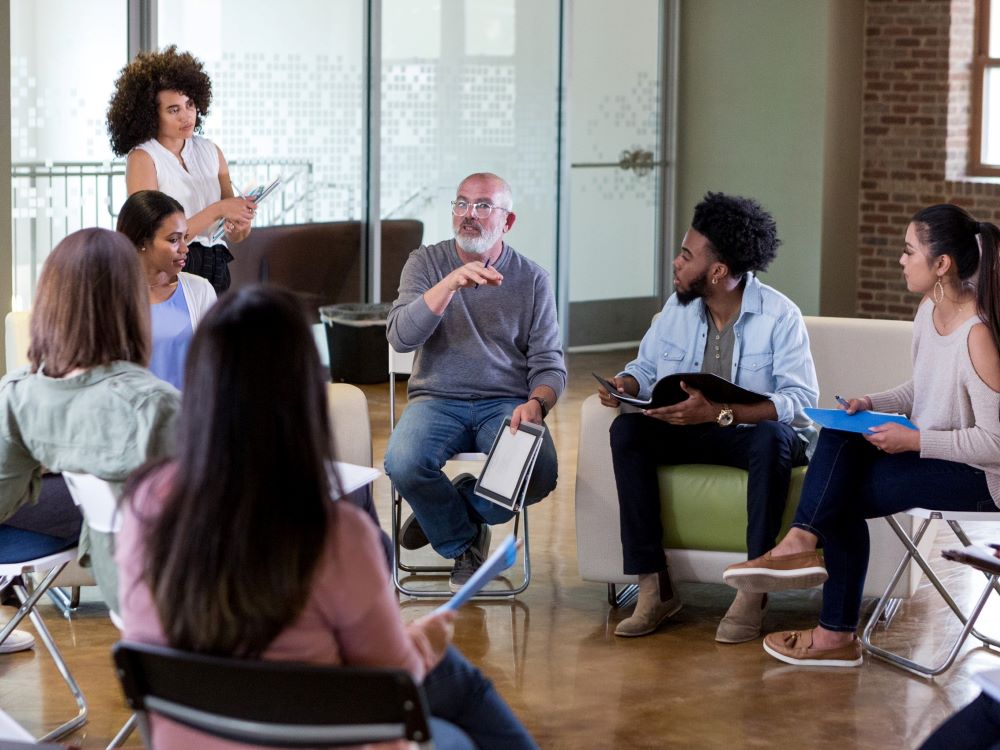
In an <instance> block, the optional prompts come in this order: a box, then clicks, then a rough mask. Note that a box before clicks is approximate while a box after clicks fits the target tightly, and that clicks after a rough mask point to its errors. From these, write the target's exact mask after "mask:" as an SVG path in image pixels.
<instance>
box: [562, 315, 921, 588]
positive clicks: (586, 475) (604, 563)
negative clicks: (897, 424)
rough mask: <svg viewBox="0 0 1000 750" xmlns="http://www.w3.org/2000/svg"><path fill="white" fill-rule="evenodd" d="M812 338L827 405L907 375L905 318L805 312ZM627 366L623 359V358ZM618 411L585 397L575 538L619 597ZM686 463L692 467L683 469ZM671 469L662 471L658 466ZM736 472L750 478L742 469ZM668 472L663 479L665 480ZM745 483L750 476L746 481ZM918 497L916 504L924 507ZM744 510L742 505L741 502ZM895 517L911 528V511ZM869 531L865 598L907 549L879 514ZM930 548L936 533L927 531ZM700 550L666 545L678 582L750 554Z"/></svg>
mask: <svg viewBox="0 0 1000 750" xmlns="http://www.w3.org/2000/svg"><path fill="white" fill-rule="evenodd" d="M805 321H806V328H807V329H808V331H809V342H810V348H811V350H812V354H813V359H814V361H815V363H816V374H817V376H818V379H819V388H820V400H819V405H820V406H823V407H830V408H832V407H834V406H835V403H834V395H835V394H841V395H844V396H857V395H861V394H865V393H872V392H875V391H879V390H883V389H886V388H891V387H892V386H894V385H898V384H899V383H902V382H904V381H906V380H907V379H909V377H910V372H911V366H910V338H911V331H912V324H911V323H909V322H903V321H889V320H861V319H855V318H823V317H806V319H805ZM623 364H624V363H623ZM617 414H618V411H617V410H616V409H610V408H607V407H605V406H602V405H601V403H600V401H599V400H598V397H597V395H596V394H594V395H591V396H589V397H588V398H587V399H586V401H584V403H583V406H582V413H581V417H580V447H579V454H578V457H577V470H576V540H577V559H578V561H579V567H580V576H581V577H582V578H583V579H584V580H587V581H600V582H603V583H607V584H609V595H610V596H611V597H612V601H613V597H614V592H615V585H616V584H627V583H634V582H635V580H636V578H635V576H629V575H626V574H625V573H624V572H623V571H622V548H621V540H620V536H619V533H620V526H619V520H618V493H617V491H616V489H615V480H614V470H613V468H612V464H611V449H610V445H609V438H608V429H609V428H610V426H611V422H612V420H613V419H614V418H615V416H617ZM685 468H687V467H685ZM664 471H667V470H666V469H661V472H664ZM732 471H733V472H738V473H739V474H742V475H743V477H745V472H739V470H732ZM662 481H664V478H663V477H661V482H662ZM744 481H745V480H744ZM918 500H919V499H918V498H914V505H919V501H918ZM743 512H744V513H745V503H744V506H743ZM897 519H898V520H899V521H900V523H902V524H903V526H904V528H906V529H907V530H910V527H911V525H912V521H911V519H910V517H909V516H905V515H899V516H897ZM868 524H869V529H870V531H871V562H870V564H869V568H868V578H867V580H866V581H865V595H866V596H881V594H882V593H883V592H884V590H885V587H886V586H887V585H888V583H889V579H890V577H891V576H892V573H893V572H894V571H895V568H896V566H897V565H898V564H899V561H900V559H901V556H902V553H903V547H902V545H901V544H900V543H899V541H898V540H897V539H896V537H895V535H894V534H893V533H892V531H891V530H890V529H889V526H888V524H887V523H886V522H885V521H883V520H882V519H873V520H871V521H869V522H868ZM925 538H926V541H925V542H924V545H923V546H925V547H926V548H928V549H929V547H930V545H931V544H932V543H933V538H934V533H933V531H931V532H929V533H928V534H927V535H926V537H925ZM701 546H702V547H705V548H701V549H667V558H668V560H669V565H670V570H671V575H672V576H673V577H674V579H675V580H678V581H696V582H704V583H721V582H722V572H723V570H725V568H726V566H727V565H729V564H731V563H734V562H740V561H741V560H745V559H746V549H745V547H744V548H743V549H742V550H741V551H733V549H732V548H731V546H730V548H729V549H726V545H718V546H717V548H714V549H713V548H711V547H713V546H715V545H711V544H702V545H701ZM920 575H921V574H920V570H919V568H917V567H916V566H915V565H911V569H910V571H909V572H908V574H907V575H905V576H904V577H903V578H902V579H901V580H900V582H899V584H898V585H897V587H896V590H895V591H894V595H895V596H897V597H900V598H903V597H908V596H910V595H911V594H912V593H913V591H914V590H915V589H916V586H917V584H918V583H919V582H920Z"/></svg>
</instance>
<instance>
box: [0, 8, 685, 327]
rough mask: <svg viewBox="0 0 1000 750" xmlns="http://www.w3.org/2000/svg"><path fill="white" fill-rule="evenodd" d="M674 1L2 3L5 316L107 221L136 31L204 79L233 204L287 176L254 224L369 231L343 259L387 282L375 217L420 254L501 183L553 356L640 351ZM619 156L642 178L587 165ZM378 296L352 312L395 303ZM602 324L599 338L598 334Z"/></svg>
mask: <svg viewBox="0 0 1000 750" xmlns="http://www.w3.org/2000/svg"><path fill="white" fill-rule="evenodd" d="M673 2H674V0H637V2H636V3H635V4H630V5H629V8H628V10H627V12H626V10H625V9H623V7H622V5H621V4H620V3H616V2H614V0H491V2H489V3H484V2H481V1H480V0H287V1H286V2H285V3H278V4H276V3H269V2H264V1H263V0H238V1H237V0H171V2H156V0H93V1H92V2H91V3H88V6H87V7H88V11H87V13H86V14H82V13H79V12H77V11H78V10H79V6H78V4H77V3H75V2H73V0H38V1H37V2H34V3H25V2H13V3H10V23H11V29H10V31H11V34H10V36H11V50H10V52H11V108H12V110H11V128H12V134H11V141H12V147H11V153H12V159H13V170H12V171H13V199H12V202H13V206H12V210H13V219H14V232H13V234H14V236H13V252H12V255H13V258H12V260H13V264H14V269H15V281H14V290H13V294H14V297H13V305H14V309H26V308H28V307H30V304H31V296H32V292H33V289H34V284H35V280H36V278H37V272H38V269H39V268H40V265H41V263H42V261H43V260H44V258H45V255H46V254H47V253H48V251H49V250H50V249H51V247H52V246H53V245H54V244H55V243H56V242H58V241H59V239H61V238H62V237H63V236H65V235H66V234H68V233H69V232H71V231H74V230H75V229H77V228H79V227H82V226H93V225H98V226H113V225H114V221H115V218H116V214H117V208H118V206H120V205H121V202H122V201H123V200H124V198H125V188H124V162H123V160H120V159H119V160H115V159H113V158H112V154H111V151H110V147H109V145H108V139H107V134H106V132H105V125H104V114H105V111H106V108H107V103H108V99H109V98H110V95H111V91H112V86H113V83H114V80H115V78H116V77H117V74H118V72H119V70H120V69H121V67H122V66H123V65H124V64H125V63H126V61H127V60H128V52H127V41H128V39H129V35H130V34H131V37H132V38H133V39H137V38H141V39H148V40H150V41H149V46H151V47H157V48H162V47H164V46H166V45H168V44H176V45H177V46H178V48H180V49H182V50H188V51H191V52H192V53H194V54H195V55H196V56H197V57H199V58H200V59H201V60H202V61H203V62H204V63H205V67H206V70H207V71H208V73H209V75H210V76H211V78H212V82H213V103H212V108H211V112H210V114H209V116H208V117H207V118H206V121H205V123H204V135H205V136H207V137H208V138H210V139H212V140H213V141H215V142H216V143H218V144H219V145H220V146H221V147H222V149H223V150H224V152H225V154H226V157H227V159H228V160H229V162H230V167H231V169H230V171H231V173H232V175H233V180H234V183H235V184H236V185H237V186H238V187H241V188H245V187H249V186H251V185H255V184H259V183H261V182H264V181H265V180H270V179H272V178H273V177H274V176H276V175H279V174H280V175H281V176H282V178H283V187H282V191H281V193H280V194H279V195H278V196H277V197H273V196H272V198H269V199H268V201H267V202H265V203H264V204H262V207H261V211H260V213H259V214H258V221H257V225H258V226H259V225H267V224H279V223H306V222H325V221H351V220H354V221H359V222H362V223H363V225H364V226H366V228H367V232H366V233H362V235H361V236H362V244H361V245H359V246H358V247H352V248H341V249H339V251H340V252H352V253H357V254H358V257H359V258H361V259H363V260H367V263H368V267H369V268H372V267H375V263H376V262H377V263H378V264H379V265H378V266H377V267H379V268H380V272H382V273H385V272H386V269H388V268H390V265H389V259H388V257H386V258H385V259H384V260H383V259H382V251H383V250H385V248H382V249H380V242H379V240H378V239H373V237H374V236H375V235H377V237H378V238H382V237H385V236H386V235H385V233H384V230H381V231H380V223H381V222H384V221H390V220H395V219H417V220H419V221H420V222H422V224H423V238H424V241H425V242H437V241H439V240H442V239H446V238H448V237H449V236H451V215H450V212H449V206H448V202H449V201H450V200H451V199H452V198H453V196H454V190H455V187H456V185H457V183H458V181H459V180H460V179H461V178H462V177H463V176H465V175H466V174H468V173H469V172H472V171H492V172H496V173H498V174H500V175H502V176H504V177H505V178H506V179H507V180H508V181H509V182H510V183H511V185H512V187H513V190H514V200H515V211H516V214H517V223H516V225H515V227H514V229H513V230H512V232H511V233H510V235H509V241H510V243H511V245H513V246H514V247H515V248H516V249H517V250H518V251H520V252H521V253H523V254H524V255H526V256H527V257H529V258H531V259H533V260H534V261H536V262H537V263H539V264H540V265H541V266H543V267H544V268H545V269H547V270H548V271H549V272H550V273H552V275H553V279H554V280H555V281H556V288H557V295H558V297H559V302H560V311H561V318H562V323H563V326H564V328H565V329H567V330H572V333H571V334H570V338H568V339H567V342H568V343H569V342H572V343H574V344H584V345H586V344H601V343H606V342H609V341H615V340H618V341H621V340H632V339H635V338H636V337H637V336H638V335H639V334H640V333H641V330H639V329H638V326H639V325H640V324H637V323H635V322H634V321H635V320H639V321H642V320H643V319H645V324H648V313H647V310H646V308H647V307H651V306H653V305H651V302H653V301H655V302H657V303H658V302H659V300H660V299H661V298H662V297H663V296H665V295H664V290H665V289H667V285H665V284H664V283H663V278H662V276H663V274H662V269H663V268H664V266H667V267H668V266H669V264H668V263H667V264H664V263H663V259H662V258H661V248H662V247H663V246H664V243H663V241H662V239H661V235H662V233H663V227H664V226H667V225H669V219H670V209H669V190H667V189H665V186H668V185H669V180H668V179H667V178H668V172H669V170H668V169H667V168H665V167H666V166H667V164H668V161H669V159H668V156H669V154H668V152H669V149H667V148H666V147H665V146H664V142H663V136H662V134H663V133H664V132H666V130H665V129H664V127H663V125H664V111H665V108H664V106H663V104H662V92H663V89H664V81H665V77H664V75H663V70H664V69H665V63H664V61H665V60H668V59H669V56H666V57H665V53H664V45H665V44H666V43H667V41H668V40H669V35H668V34H667V33H666V28H667V25H668V20H667V19H669V14H668V13H667V12H665V10H664V9H665V8H668V7H670V6H672V5H673ZM138 6H141V7H142V8H143V9H144V11H145V13H144V14H140V13H136V12H134V11H135V10H136V8H137V7H138ZM129 11H132V12H131V13H130V12H129ZM143 17H145V18H149V19H151V21H150V22H144V21H143V20H142V18H143ZM137 24H139V25H141V26H142V28H140V29H138V30H137V28H136V26H137ZM370 30H371V31H373V32H374V33H372V34H369V31H370ZM626 151H627V152H629V154H632V155H634V160H635V166H629V167H628V168H626V167H623V166H621V165H620V164H619V165H618V166H617V167H616V168H613V169H612V168H608V169H605V168H603V167H597V168H593V169H590V168H588V167H587V165H588V164H597V163H603V162H621V163H623V162H622V160H623V159H624V158H625V157H624V154H625V152H626ZM629 158H630V159H632V158H633V156H630V157H629ZM571 163H572V166H571ZM643 165H647V166H643ZM365 238H367V241H366V239H365ZM666 244H667V246H669V245H670V244H671V243H670V242H667V243H666ZM237 249H238V246H237ZM392 252H394V253H396V255H397V257H396V260H395V265H394V266H393V267H392V270H391V271H390V272H389V273H390V274H391V273H395V274H396V276H397V277H398V267H399V257H398V256H399V248H396V249H395V250H393V251H392ZM609 262H610V263H611V266H610V267H609V265H608V264H609ZM369 276H370V277H371V272H369ZM376 278H377V277H376ZM389 282H394V280H393V279H392V278H387V279H386V283H385V284H383V285H382V286H381V288H379V285H378V284H373V283H368V284H365V285H364V288H362V289H359V290H358V299H359V300H360V299H368V300H374V298H375V297H377V296H381V297H383V298H386V297H390V296H391V295H392V294H393V293H394V284H390V283H389ZM383 301H386V300H385V299H383ZM633 307H635V309H637V310H641V313H633V314H632V315H631V316H629V315H625V316H624V317H623V316H622V311H623V310H629V309H631V308H633ZM610 310H614V311H616V312H615V318H614V320H615V323H614V325H612V326H608V325H602V324H600V323H599V320H601V319H602V318H605V317H606V313H607V312H608V311H610ZM626 319H629V320H631V319H634V320H632V322H631V323H629V321H628V320H626ZM630 326H631V328H630ZM643 327H644V324H643ZM633 329H635V330H633ZM609 336H610V338H609Z"/></svg>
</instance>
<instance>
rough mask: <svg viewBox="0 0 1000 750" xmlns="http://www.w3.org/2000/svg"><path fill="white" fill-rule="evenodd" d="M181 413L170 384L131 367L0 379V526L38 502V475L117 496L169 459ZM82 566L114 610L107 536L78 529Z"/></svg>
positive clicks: (111, 559)
mask: <svg viewBox="0 0 1000 750" xmlns="http://www.w3.org/2000/svg"><path fill="white" fill-rule="evenodd" d="M179 409H180V393H179V392H178V391H177V390H176V389H175V388H174V387H173V386H172V385H170V384H169V383H166V382H164V381H162V380H159V379H158V378H157V377H156V376H155V375H153V374H152V373H151V372H150V371H149V370H147V369H145V368H144V367H140V366H138V365H135V364H132V363H129V362H113V363H111V364H110V365H106V366H103V367H95V368H93V369H91V370H88V371H87V372H84V373H82V374H80V375H77V376H75V377H71V378H50V377H47V376H46V375H44V374H42V373H35V374H32V373H31V372H29V371H28V370H27V369H21V370H17V371H15V372H12V373H10V374H8V375H7V376H6V377H5V378H3V380H0V522H2V521H4V520H5V519H7V518H10V517H11V516H12V515H13V514H14V513H15V512H16V511H17V510H18V508H20V507H21V506H22V505H24V504H26V503H29V502H35V501H36V500H37V499H38V493H39V491H40V489H41V484H42V472H43V471H44V470H48V471H53V472H62V471H71V472H79V473H83V474H93V475H94V476H96V477H99V478H100V479H103V480H105V481H107V482H110V483H112V484H114V485H116V486H117V487H118V488H119V489H120V488H121V486H122V484H123V483H124V481H125V479H126V478H127V477H128V475H129V474H131V473H132V472H133V471H134V470H135V469H137V468H138V467H140V466H142V465H143V464H144V463H145V462H146V461H148V460H150V459H155V458H160V457H162V456H167V455H170V454H171V453H172V452H173V448H174V425H175V421H176V417H177V413H178V410H179ZM80 562H81V564H83V565H88V564H89V565H91V566H92V567H93V569H94V577H95V578H96V579H97V582H98V585H99V586H100V587H101V593H102V594H103V595H104V598H105V601H106V602H107V603H108V606H109V607H111V608H112V609H115V610H116V609H117V605H118V600H117V574H116V571H115V567H114V550H113V539H112V538H111V536H110V535H105V534H97V533H93V532H89V533H88V530H87V528H86V526H84V531H83V533H81V535H80Z"/></svg>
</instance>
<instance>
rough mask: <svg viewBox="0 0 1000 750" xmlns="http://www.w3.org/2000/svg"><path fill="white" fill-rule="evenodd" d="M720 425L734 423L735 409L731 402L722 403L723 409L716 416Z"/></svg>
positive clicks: (724, 425) (725, 425)
mask: <svg viewBox="0 0 1000 750" xmlns="http://www.w3.org/2000/svg"><path fill="white" fill-rule="evenodd" d="M715 421H716V422H717V423H718V425H719V427H729V425H731V424H732V423H733V409H732V407H731V406H730V405H729V404H723V405H722V411H720V412H719V416H717V417H716V418H715Z"/></svg>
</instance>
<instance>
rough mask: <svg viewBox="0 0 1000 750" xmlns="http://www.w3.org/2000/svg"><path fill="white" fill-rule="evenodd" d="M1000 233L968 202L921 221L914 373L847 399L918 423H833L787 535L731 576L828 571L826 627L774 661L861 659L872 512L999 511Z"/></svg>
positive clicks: (758, 586)
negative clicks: (866, 426) (859, 633)
mask: <svg viewBox="0 0 1000 750" xmlns="http://www.w3.org/2000/svg"><path fill="white" fill-rule="evenodd" d="M998 243H1000V230H998V229H997V227H996V226H994V225H993V224H990V223H988V222H979V221H976V220H975V219H974V218H973V217H972V216H970V215H969V213H968V212H967V211H965V210H963V209H961V208H959V207H958V206H953V205H948V204H942V205H936V206H930V207H929V208H925V209H923V210H921V211H918V212H917V214H916V215H915V216H914V217H913V219H912V221H911V222H910V224H909V227H908V228H907V230H906V240H905V247H904V249H903V254H902V255H901V256H900V259H899V264H900V265H901V266H902V267H903V278H904V279H905V280H906V286H907V288H908V289H909V290H910V291H911V292H917V293H919V294H922V295H923V296H924V298H923V300H922V301H921V303H920V306H919V308H918V309H917V315H916V318H915V319H914V321H913V377H912V379H911V380H909V381H908V382H906V383H904V384H902V385H900V386H897V387H896V388H893V389H892V390H889V391H884V392H882V393H872V394H870V395H867V396H862V397H860V398H852V399H850V400H848V401H846V402H844V407H845V408H846V410H847V412H848V413H849V414H854V413H856V412H860V411H865V410H875V411H882V412H900V413H903V414H906V415H907V416H908V417H909V418H910V420H911V422H912V423H913V424H915V425H916V427H917V429H911V428H908V427H904V426H903V425H901V424H897V423H887V424H883V425H880V426H877V427H874V428H872V429H871V431H870V432H868V433H866V434H857V433H850V432H843V431H839V430H831V429H824V430H823V431H822V432H821V433H820V438H819V443H818V444H817V446H816V452H815V453H814V454H813V457H812V460H811V461H810V462H809V471H808V473H807V474H806V480H805V484H804V486H803V488H802V495H801V499H800V501H799V507H798V509H797V511H796V514H795V520H794V521H793V523H792V528H791V529H790V530H789V532H788V534H787V535H786V536H785V538H784V539H782V541H781V542H780V543H779V544H778V546H777V547H775V548H774V549H773V550H771V551H770V552H768V553H767V554H765V555H764V556H763V557H760V558H757V559H756V560H750V561H748V562H746V563H740V564H737V565H733V566H730V567H729V568H728V569H727V570H726V572H725V574H724V578H725V580H726V582H727V583H728V584H729V585H731V586H734V587H735V588H737V589H740V590H742V591H750V592H757V593H766V592H770V591H779V590H784V589H792V588H804V587H810V586H815V585H816V584H819V583H823V582H824V581H825V584H824V586H823V606H822V610H821V612H820V619H819V625H818V626H817V627H816V628H814V629H813V630H809V631H801V632H799V631H789V632H783V633H772V634H771V635H769V636H767V637H766V638H765V639H764V650H765V651H767V652H768V653H769V654H771V655H772V656H774V657H775V658H777V659H780V660H781V661H784V662H787V663H789V664H800V665H809V666H831V667H854V666H860V664H861V663H862V659H861V644H860V643H859V641H858V639H857V637H856V636H855V631H856V630H857V627H858V619H859V615H860V610H861V594H862V590H863V587H864V581H865V573H866V572H867V568H868V549H869V540H868V525H867V524H866V523H865V519H868V518H878V517H881V516H888V515H891V514H893V513H898V512H899V511H902V510H906V509H908V508H912V507H924V508H931V509H937V510H950V511H996V510H997V509H998V507H997V506H998V505H1000V276H998V273H1000V270H998V268H997V255H998ZM844 343H845V345H846V346H848V347H849V346H850V342H849V341H845V342H844ZM820 545H822V547H823V551H824V555H825V562H824V559H823V558H821V557H820V556H819V555H818V553H817V552H816V549H817V547H818V546H820Z"/></svg>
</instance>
